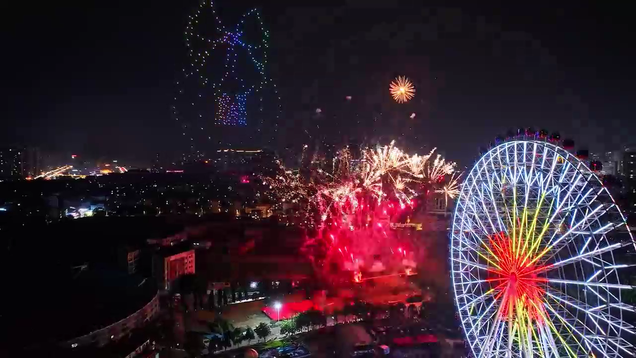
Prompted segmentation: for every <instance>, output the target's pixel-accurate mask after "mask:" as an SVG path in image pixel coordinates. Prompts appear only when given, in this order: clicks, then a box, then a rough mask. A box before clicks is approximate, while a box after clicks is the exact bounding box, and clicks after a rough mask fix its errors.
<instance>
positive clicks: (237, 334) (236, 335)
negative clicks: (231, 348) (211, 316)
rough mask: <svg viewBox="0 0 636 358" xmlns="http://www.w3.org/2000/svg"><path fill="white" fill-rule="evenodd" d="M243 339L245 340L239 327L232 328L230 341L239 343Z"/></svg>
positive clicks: (243, 333)
mask: <svg viewBox="0 0 636 358" xmlns="http://www.w3.org/2000/svg"><path fill="white" fill-rule="evenodd" d="M243 340H245V332H244V331H243V330H242V329H241V328H239V327H236V328H234V331H232V343H234V344H241V342H243Z"/></svg>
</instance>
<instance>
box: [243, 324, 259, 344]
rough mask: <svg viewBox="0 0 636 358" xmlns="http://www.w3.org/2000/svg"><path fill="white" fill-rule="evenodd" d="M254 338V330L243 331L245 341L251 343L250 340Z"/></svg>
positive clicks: (248, 328) (249, 328)
mask: <svg viewBox="0 0 636 358" xmlns="http://www.w3.org/2000/svg"><path fill="white" fill-rule="evenodd" d="M254 338H256V335H254V330H253V329H252V327H247V329H246V330H245V339H247V341H248V342H250V343H251V342H252V339H254Z"/></svg>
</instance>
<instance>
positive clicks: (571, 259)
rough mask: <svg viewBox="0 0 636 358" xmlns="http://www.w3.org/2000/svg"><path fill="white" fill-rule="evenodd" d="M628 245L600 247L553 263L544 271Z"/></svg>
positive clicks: (618, 244)
mask: <svg viewBox="0 0 636 358" xmlns="http://www.w3.org/2000/svg"><path fill="white" fill-rule="evenodd" d="M628 245H629V243H615V244H612V245H608V246H605V247H602V248H597V249H594V250H593V251H588V252H585V253H582V254H578V255H576V256H572V257H569V258H567V259H564V260H561V261H558V262H555V263H553V264H549V265H548V266H546V270H548V271H551V270H554V269H557V268H560V267H562V266H565V265H569V264H572V263H576V262H579V261H582V260H585V259H588V258H590V257H593V256H598V255H602V254H605V253H607V252H610V251H613V250H616V249H619V248H622V247H625V246H628ZM557 252H558V251H557ZM553 256H554V255H553ZM546 261H548V262H549V259H548V260H546ZM611 266H613V265H610V266H607V267H611ZM607 267H605V268H607ZM605 268H604V269H605ZM599 272H600V271H599Z"/></svg>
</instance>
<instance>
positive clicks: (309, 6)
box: [0, 0, 636, 165]
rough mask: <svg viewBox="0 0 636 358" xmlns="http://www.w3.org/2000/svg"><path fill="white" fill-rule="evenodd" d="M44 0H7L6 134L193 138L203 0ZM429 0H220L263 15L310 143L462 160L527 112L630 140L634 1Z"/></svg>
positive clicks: (133, 154)
mask: <svg viewBox="0 0 636 358" xmlns="http://www.w3.org/2000/svg"><path fill="white" fill-rule="evenodd" d="M46 3H47V4H46V5H40V4H39V3H38V4H37V6H36V4H35V3H32V2H21V3H20V4H19V5H17V6H19V7H15V5H14V6H12V7H11V8H5V9H3V10H2V12H3V13H4V14H5V20H4V24H3V25H4V28H5V29H6V30H4V31H3V35H2V36H3V39H2V40H3V51H2V53H3V56H2V62H3V70H4V71H3V72H4V73H3V76H2V92H3V93H2V98H3V99H4V100H5V101H6V103H5V105H3V106H2V109H1V112H0V116H1V117H0V118H1V123H2V124H1V129H0V140H1V141H2V143H4V144H27V145H35V146H39V147H41V148H42V149H43V150H44V151H45V152H50V153H65V154H66V153H79V154H81V155H84V156H86V157H92V158H99V157H109V158H118V159H120V160H130V161H134V162H146V163H148V162H150V160H152V156H153V154H154V153H156V152H162V153H179V152H183V151H185V150H186V149H187V148H186V147H185V146H184V144H183V141H182V139H181V138H179V134H180V133H179V132H180V129H179V126H178V125H177V124H176V123H175V121H174V119H173V118H172V116H171V111H170V104H171V99H172V97H173V95H174V93H175V85H174V83H175V81H176V80H178V79H179V73H180V71H181V69H182V68H183V65H184V63H185V61H186V49H185V45H184V36H183V31H184V29H185V25H186V21H187V16H188V15H189V14H190V13H191V11H192V9H193V8H194V7H196V6H197V4H198V2H197V1H185V0H184V1H176V0H175V1H141V0H139V1H109V2H105V1H72V2H46ZM416 3H421V2H418V1H347V2H328V1H264V0H263V1H260V2H258V1H231V0H219V1H217V8H218V9H219V12H220V13H221V17H222V18H223V19H224V22H225V23H227V24H232V23H233V20H235V19H237V18H238V16H239V15H240V14H241V13H242V12H245V11H247V10H249V9H250V8H251V7H252V6H258V7H260V9H261V11H262V13H263V16H264V21H265V26H266V27H267V28H268V29H269V30H270V32H271V39H270V53H269V68H268V72H269V74H270V76H271V77H273V79H274V80H275V82H276V83H277V84H278V88H279V90H280V96H281V105H282V107H283V112H282V120H281V125H282V127H283V128H282V129H281V132H280V137H281V138H279V140H278V143H279V144H278V145H280V146H281V147H282V146H290V147H294V146H297V145H299V144H300V143H301V142H303V141H306V140H307V137H303V135H302V134H303V131H304V130H305V129H307V128H309V131H310V132H311V131H312V130H314V129H313V128H314V127H315V125H316V124H318V126H319V127H320V129H317V130H315V131H316V132H315V133H313V135H314V137H320V136H321V135H322V136H326V135H329V136H330V137H331V138H333V140H335V141H338V140H340V139H341V138H351V137H360V138H364V139H366V140H368V141H373V140H378V139H380V140H386V139H388V138H392V137H398V138H399V137H400V135H402V136H403V138H407V139H405V143H407V145H408V146H410V147H411V148H413V149H415V148H419V147H424V148H430V147H432V146H437V147H439V149H441V150H442V151H443V152H444V153H445V154H446V156H447V158H448V159H450V160H455V161H458V162H460V164H462V165H469V164H470V163H471V162H472V160H474V159H475V158H476V156H477V155H478V150H479V147H480V146H487V145H488V143H489V142H490V141H492V139H493V138H494V137H495V136H496V135H497V134H505V132H506V131H507V130H508V129H511V128H518V127H520V126H521V127H527V126H531V127H534V128H537V129H538V128H546V129H549V130H551V131H559V132H560V133H561V134H562V136H563V137H568V138H572V139H574V140H575V141H576V142H577V146H578V147H581V146H585V147H587V148H589V149H590V150H592V151H599V150H605V149H608V150H609V149H614V148H620V147H621V146H623V145H626V144H628V143H630V140H632V137H631V136H632V135H633V134H635V133H636V120H634V117H635V116H634V113H635V110H634V109H633V105H634V103H636V90H635V89H634V81H635V80H636V68H635V66H634V58H635V57H634V51H635V50H634V46H633V44H634V36H635V35H636V24H635V23H634V21H633V12H632V10H633V8H628V7H627V6H628V3H629V2H600V1H594V2H568V4H571V5H576V7H570V8H555V7H554V6H549V4H550V3H548V2H546V3H545V7H541V6H540V5H538V3H537V2H530V3H526V4H528V5H532V6H525V7H523V6H519V5H518V4H516V3H515V4H509V3H506V2H488V4H483V2H477V1H469V2H466V3H467V4H470V5H468V6H464V5H460V4H459V3H455V4H454V5H451V3H450V2H444V5H442V6H439V7H437V6H432V5H431V4H433V2H426V3H427V4H428V6H427V7H423V6H421V5H415V4H416ZM440 3H441V2H440ZM299 4H303V5H299ZM552 5H554V3H552ZM5 6H7V5H5ZM210 26H213V24H210ZM398 75H405V76H408V77H409V78H410V79H411V80H412V81H413V82H414V83H415V85H416V88H417V93H416V97H415V98H414V99H413V100H412V101H411V102H410V103H408V104H406V105H398V104H395V103H394V102H393V101H392V99H391V98H390V96H389V93H388V85H389V82H390V81H391V80H392V79H393V78H394V77H396V76H398ZM346 96H352V99H351V100H350V101H348V100H346V98H345V97H346ZM316 108H320V109H321V113H320V115H317V114H316V111H315V110H316ZM411 113H416V117H415V118H414V119H411V118H409V116H410V115H411ZM632 141H633V142H636V140H632Z"/></svg>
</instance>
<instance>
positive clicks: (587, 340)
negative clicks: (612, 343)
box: [545, 302, 604, 352]
mask: <svg viewBox="0 0 636 358" xmlns="http://www.w3.org/2000/svg"><path fill="white" fill-rule="evenodd" d="M558 304H559V305H560V303H558ZM545 307H546V308H547V309H548V310H549V311H550V312H552V314H553V315H554V316H555V317H556V318H558V319H559V320H560V321H561V323H562V324H563V325H564V326H566V327H567V328H568V330H570V332H572V331H574V332H575V333H577V334H578V335H579V337H581V339H582V340H583V341H584V342H585V343H586V344H587V346H588V350H589V346H594V348H596V349H597V351H599V352H604V349H602V348H601V347H598V346H596V345H595V344H594V343H592V341H591V340H590V339H589V338H588V337H587V336H586V335H585V334H584V332H581V331H580V330H579V329H578V328H577V327H575V325H574V324H572V323H570V322H568V320H567V319H565V318H564V317H562V316H561V315H560V314H559V313H558V312H557V311H556V310H555V309H554V308H552V306H551V305H550V304H549V303H548V302H545ZM566 312H567V311H566ZM574 320H575V321H577V322H579V323H581V326H582V327H584V328H587V329H588V330H589V331H590V332H592V333H595V331H594V330H592V329H589V328H588V327H587V326H586V325H585V324H584V323H583V322H581V321H580V320H579V319H578V318H576V317H574ZM576 342H577V344H578V345H579V347H580V348H582V349H583V350H585V348H586V347H583V345H582V344H581V343H580V342H579V341H578V340H576Z"/></svg>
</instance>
